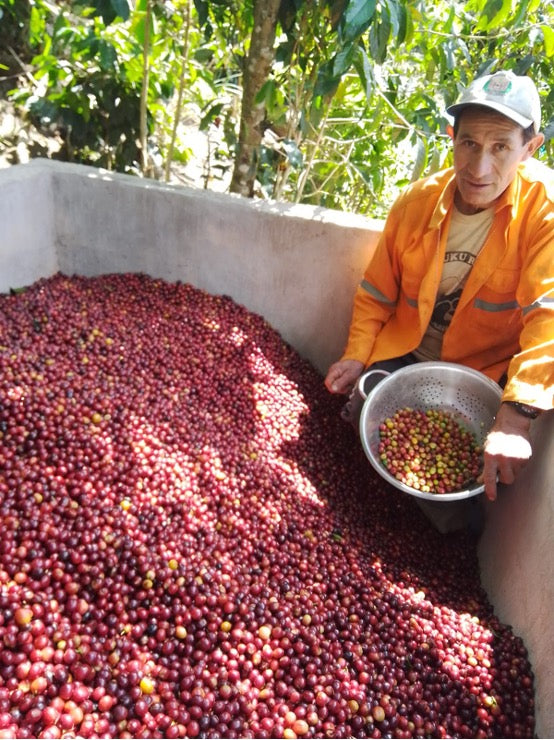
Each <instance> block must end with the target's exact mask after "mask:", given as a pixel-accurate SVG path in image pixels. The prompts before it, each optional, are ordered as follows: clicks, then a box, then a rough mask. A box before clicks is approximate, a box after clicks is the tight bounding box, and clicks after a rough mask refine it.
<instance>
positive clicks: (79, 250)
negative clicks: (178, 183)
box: [0, 161, 554, 737]
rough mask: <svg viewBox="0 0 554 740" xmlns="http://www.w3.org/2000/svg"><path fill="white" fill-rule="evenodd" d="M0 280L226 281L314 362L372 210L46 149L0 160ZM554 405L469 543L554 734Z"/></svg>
mask: <svg viewBox="0 0 554 740" xmlns="http://www.w3.org/2000/svg"><path fill="white" fill-rule="evenodd" d="M0 223H1V227H0V228H1V231H0V291H5V290H7V289H8V288H10V287H18V286H21V285H26V284H29V283H31V282H33V281H34V280H36V279H37V278H39V277H42V276H48V275H51V274H53V273H54V272H56V271H57V270H61V271H62V272H65V273H68V274H71V273H79V274H83V275H96V274H100V273H107V272H120V271H134V272H137V271H142V272H146V273H149V274H150V275H152V276H155V277H160V278H165V279H168V280H182V281H185V282H190V283H192V284H194V285H196V286H197V287H199V288H203V289H205V290H208V291H210V292H212V293H225V294H227V295H230V296H231V297H232V298H233V299H234V300H235V301H237V302H239V303H242V304H243V305H245V306H246V307H247V308H248V309H249V310H251V311H255V312H257V313H260V314H262V315H263V316H265V318H266V319H267V320H268V321H269V322H270V323H271V324H272V326H273V327H274V328H275V329H277V330H278V331H279V332H280V333H281V334H282V336H283V337H284V338H285V339H286V340H287V341H289V342H290V343H291V344H292V345H293V346H294V347H295V349H296V350H297V351H298V352H299V353H300V354H301V355H303V356H304V357H306V358H307V359H309V360H310V361H311V362H312V363H313V365H314V366H315V367H316V368H318V369H319V370H320V371H321V372H322V373H324V372H325V370H326V369H327V367H328V365H329V364H330V363H331V362H332V361H333V360H334V359H336V358H337V357H338V355H339V354H340V352H341V350H342V347H343V345H344V341H345V338H346V332H347V328H348V323H349V320H350V312H351V304H352V296H353V293H354V290H355V286H356V284H357V283H358V281H359V278H360V275H361V274H362V272H363V269H364V267H365V264H366V262H367V259H368V255H369V253H370V251H371V249H372V247H373V246H374V244H375V242H376V239H377V236H378V233H379V231H380V229H381V228H382V223H381V222H375V221H370V220H368V219H364V218H362V217H360V216H352V215H349V214H341V213H338V212H336V211H328V210H325V209H319V208H311V207H307V206H291V205H283V204H275V203H261V202H250V201H247V200H243V199H241V198H237V197H233V196H227V195H221V194H214V193H208V192H205V191H198V190H191V189H188V188H182V187H174V186H166V185H163V184H160V183H155V182H149V181H144V180H139V179H137V178H132V177H127V176H123V175H115V174H111V173H104V172H102V171H99V170H95V169H90V168H86V167H80V166H75V165H63V164H57V163H53V162H47V161H33V162H31V163H30V164H27V165H22V166H17V167H13V168H11V169H9V170H2V171H0ZM553 432H554V415H553V414H552V412H550V413H549V414H546V415H543V416H542V417H541V418H539V419H538V420H537V421H536V422H534V447H535V454H534V457H533V460H532V461H531V463H530V465H529V467H528V468H527V471H526V475H525V477H524V478H520V479H519V481H517V482H516V483H515V484H514V485H513V486H503V487H501V491H500V495H499V499H498V501H497V502H496V503H494V504H492V505H490V506H489V507H488V518H487V525H486V528H485V531H484V533H483V535H482V538H481V541H480V545H479V556H480V562H481V571H482V580H483V585H484V587H485V588H486V590H487V592H488V594H489V597H490V598H491V601H492V603H493V604H494V606H495V610H496V613H497V614H498V615H499V617H500V618H501V619H502V621H504V622H506V623H508V624H512V625H513V627H514V630H515V632H516V633H517V634H520V635H521V636H522V637H523V638H524V640H525V643H526V645H527V647H528V649H529V651H530V655H531V659H532V663H533V668H534V671H535V676H536V701H537V734H538V737H554V680H553V671H552V668H551V664H552V661H553V659H554V620H553V619H552V614H553V613H554V586H553V579H552V573H553V571H554V537H553V535H552V532H553V531H554V502H553V497H554V483H553V478H554V476H553V470H552V460H553V453H554V434H553Z"/></svg>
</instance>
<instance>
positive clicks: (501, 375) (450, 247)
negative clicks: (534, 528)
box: [325, 71, 554, 500]
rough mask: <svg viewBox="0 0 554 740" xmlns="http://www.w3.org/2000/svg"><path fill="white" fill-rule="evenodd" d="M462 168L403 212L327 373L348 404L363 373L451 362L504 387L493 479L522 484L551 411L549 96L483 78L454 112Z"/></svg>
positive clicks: (412, 190)
mask: <svg viewBox="0 0 554 740" xmlns="http://www.w3.org/2000/svg"><path fill="white" fill-rule="evenodd" d="M447 110H448V113H449V114H450V115H452V116H453V118H454V126H453V127H452V126H449V127H448V133H449V135H450V137H451V139H452V141H453V153H454V166H453V168H451V169H448V170H443V171H442V172H439V173H437V174H435V175H432V176H430V177H428V178H425V179H423V180H421V181H419V182H417V183H414V184H413V185H411V186H409V187H408V188H407V189H406V190H405V191H404V192H403V193H402V194H401V195H400V197H399V198H398V199H397V201H396V203H395V204H394V205H393V206H392V209H391V212H390V214H389V217H388V219H387V221H386V224H385V228H384V231H383V234H382V236H381V238H380V241H379V244H378V246H377V248H376V251H375V253H374V255H373V257H372V259H371V261H370V263H369V265H368V267H367V270H366V272H365V275H364V279H363V280H362V282H361V284H360V286H359V287H358V289H357V292H356V296H355V299H354V309H353V316H352V322H351V325H350V332H349V336H348V342H347V345H346V349H345V351H344V354H343V356H342V358H341V359H340V360H339V361H338V362H336V363H334V364H333V365H332V366H331V367H330V368H329V371H328V373H327V377H326V379H325V385H326V387H327V388H328V390H329V391H330V392H331V393H348V392H351V391H352V389H354V392H352V394H351V397H350V402H349V404H347V409H348V410H349V413H350V416H351V419H350V420H351V421H354V422H355V421H356V417H357V416H359V411H360V408H361V402H360V403H358V404H357V408H355V406H356V397H357V396H356V393H355V384H356V382H357V380H358V378H359V376H360V375H361V374H362V372H363V371H364V369H365V368H367V367H369V366H377V367H384V368H385V369H388V370H394V369H398V368H399V367H402V366H403V365H406V364H409V363H411V362H417V361H422V360H442V361H446V362H456V363H460V364H464V365H467V366H469V367H472V368H475V369H477V370H479V371H481V372H483V373H484V374H486V375H487V376H489V377H490V378H492V379H493V380H495V381H496V382H498V383H499V384H500V385H501V386H503V388H504V390H503V396H502V401H503V402H502V404H501V406H500V409H499V411H498V414H497V417H496V420H495V422H494V426H493V428H492V429H491V431H490V433H489V435H488V437H487V439H486V443H485V451H484V471H483V475H482V479H483V482H484V485H485V494H486V496H487V497H488V498H489V499H490V500H494V499H495V498H496V495H497V489H496V483H497V480H499V481H500V482H502V483H512V482H513V481H514V479H515V477H516V476H517V475H518V473H519V472H520V470H521V469H522V468H523V466H524V465H525V464H526V463H527V461H528V460H529V458H530V457H531V454H532V450H531V444H530V435H529V430H530V425H531V422H532V420H533V419H534V418H536V417H537V416H538V414H539V413H541V411H543V410H547V409H551V408H552V406H553V389H554V172H553V171H552V170H550V169H549V168H547V167H545V166H544V165H543V164H542V163H540V162H538V161H537V160H536V159H533V154H534V153H535V152H536V150H537V149H538V148H539V147H540V146H541V144H542V143H543V141H544V136H543V135H542V134H541V133H540V118H541V110H540V99H539V95H538V92H537V90H536V87H535V85H534V83H533V82H532V80H531V79H530V78H528V77H519V76H516V75H515V74H513V73H512V72H509V71H501V72H497V73H495V74H493V75H487V76H484V77H480V78H478V79H476V80H475V81H474V82H473V83H472V84H471V85H470V86H469V87H468V88H467V89H466V90H465V92H464V93H463V94H462V95H461V98H460V99H459V101H458V102H457V103H456V104H455V105H452V106H450V107H449V108H448V109H447Z"/></svg>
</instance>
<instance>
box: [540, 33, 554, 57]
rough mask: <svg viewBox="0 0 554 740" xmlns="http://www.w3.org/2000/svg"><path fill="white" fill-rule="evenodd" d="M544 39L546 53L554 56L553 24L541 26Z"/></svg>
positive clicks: (548, 55)
mask: <svg viewBox="0 0 554 740" xmlns="http://www.w3.org/2000/svg"><path fill="white" fill-rule="evenodd" d="M541 31H542V37H543V40H544V53H545V54H546V56H547V57H551V56H554V30H553V29H552V27H551V26H541Z"/></svg>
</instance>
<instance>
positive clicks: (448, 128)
mask: <svg viewBox="0 0 554 740" xmlns="http://www.w3.org/2000/svg"><path fill="white" fill-rule="evenodd" d="M446 133H447V134H448V136H450V138H451V139H452V141H454V126H452V125H451V124H450V123H448V124H447V125H446Z"/></svg>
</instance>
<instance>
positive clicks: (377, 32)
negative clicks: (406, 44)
mask: <svg viewBox="0 0 554 740" xmlns="http://www.w3.org/2000/svg"><path fill="white" fill-rule="evenodd" d="M390 31H391V25H390V21H389V19H388V18H387V17H386V16H383V17H382V18H381V21H380V22H379V23H374V24H373V25H372V26H371V28H370V29H369V48H370V51H371V56H372V57H373V59H375V61H376V62H377V64H383V62H384V61H385V59H386V56H387V44H388V41H389V37H390Z"/></svg>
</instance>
